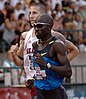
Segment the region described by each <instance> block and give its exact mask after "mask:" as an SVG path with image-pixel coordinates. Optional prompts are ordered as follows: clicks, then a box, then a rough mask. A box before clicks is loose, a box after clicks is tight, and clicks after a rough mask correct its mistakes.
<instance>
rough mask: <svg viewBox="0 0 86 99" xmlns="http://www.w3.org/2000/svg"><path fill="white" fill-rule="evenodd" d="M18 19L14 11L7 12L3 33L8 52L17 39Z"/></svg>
mask: <svg viewBox="0 0 86 99" xmlns="http://www.w3.org/2000/svg"><path fill="white" fill-rule="evenodd" d="M15 27H16V19H15V14H14V10H13V9H10V10H8V11H7V15H6V19H5V30H4V33H3V40H4V41H5V46H6V51H7V50H8V49H9V47H10V45H11V42H12V41H13V40H14V39H15Z"/></svg>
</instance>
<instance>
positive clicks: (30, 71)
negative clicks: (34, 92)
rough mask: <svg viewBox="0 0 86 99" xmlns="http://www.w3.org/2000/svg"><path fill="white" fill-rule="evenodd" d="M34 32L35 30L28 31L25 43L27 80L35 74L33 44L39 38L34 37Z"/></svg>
mask: <svg viewBox="0 0 86 99" xmlns="http://www.w3.org/2000/svg"><path fill="white" fill-rule="evenodd" d="M33 30H34V28H32V29H31V30H30V31H28V33H27V35H26V38H25V43H24V69H25V73H26V80H28V79H31V78H32V77H33V76H34V74H35V70H34V67H33V64H32V61H31V58H32V56H33V48H32V43H33V42H34V41H37V38H36V36H32V33H33Z"/></svg>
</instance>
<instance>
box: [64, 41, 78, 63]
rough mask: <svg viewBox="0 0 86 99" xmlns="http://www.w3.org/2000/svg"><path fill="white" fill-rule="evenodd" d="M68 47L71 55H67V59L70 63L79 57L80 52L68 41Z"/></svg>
mask: <svg viewBox="0 0 86 99" xmlns="http://www.w3.org/2000/svg"><path fill="white" fill-rule="evenodd" d="M66 47H67V49H68V51H69V53H68V54H67V57H68V59H69V61H71V60H73V59H74V58H75V57H76V56H77V54H78V53H79V50H78V48H77V47H76V46H75V45H74V44H73V43H72V42H70V41H68V40H66Z"/></svg>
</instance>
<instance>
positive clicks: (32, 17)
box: [30, 6, 41, 26]
mask: <svg viewBox="0 0 86 99" xmlns="http://www.w3.org/2000/svg"><path fill="white" fill-rule="evenodd" d="M40 14H41V12H40V8H39V7H36V6H31V7H30V22H31V24H32V26H33V24H34V22H35V20H36V18H37V17H38V16H39V15H40Z"/></svg>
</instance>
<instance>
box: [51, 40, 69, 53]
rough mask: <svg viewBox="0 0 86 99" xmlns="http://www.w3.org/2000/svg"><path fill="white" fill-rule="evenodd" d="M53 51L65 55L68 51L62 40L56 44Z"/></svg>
mask: <svg viewBox="0 0 86 99" xmlns="http://www.w3.org/2000/svg"><path fill="white" fill-rule="evenodd" d="M53 49H54V51H55V52H60V53H65V52H66V51H67V49H66V46H65V44H64V43H63V42H62V41H61V40H60V39H58V40H56V41H55V42H54V44H53Z"/></svg>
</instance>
